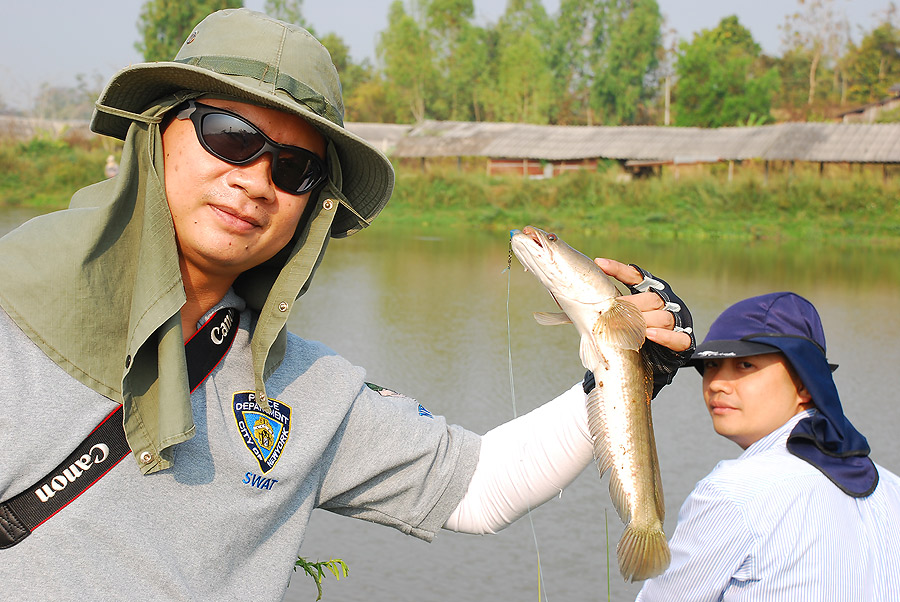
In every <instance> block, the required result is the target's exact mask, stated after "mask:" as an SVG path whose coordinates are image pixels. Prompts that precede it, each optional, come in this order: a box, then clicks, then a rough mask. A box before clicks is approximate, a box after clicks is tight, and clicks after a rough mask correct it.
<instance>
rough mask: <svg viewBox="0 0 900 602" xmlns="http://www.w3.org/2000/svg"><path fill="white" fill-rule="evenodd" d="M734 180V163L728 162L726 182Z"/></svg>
mask: <svg viewBox="0 0 900 602" xmlns="http://www.w3.org/2000/svg"><path fill="white" fill-rule="evenodd" d="M733 179H734V161H729V162H728V181H729V182H731V181H732V180H733Z"/></svg>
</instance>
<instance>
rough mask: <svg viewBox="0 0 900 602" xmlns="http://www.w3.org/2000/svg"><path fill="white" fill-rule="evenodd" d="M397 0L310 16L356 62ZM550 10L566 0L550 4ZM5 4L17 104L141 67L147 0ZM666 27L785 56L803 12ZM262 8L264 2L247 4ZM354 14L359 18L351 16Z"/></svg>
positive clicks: (340, 1)
mask: <svg viewBox="0 0 900 602" xmlns="http://www.w3.org/2000/svg"><path fill="white" fill-rule="evenodd" d="M392 1H393V0H305V1H304V3H303V13H304V16H305V17H306V19H307V21H308V22H310V23H311V24H312V26H313V27H314V28H315V30H316V31H317V32H318V33H319V34H325V33H329V32H334V33H337V34H338V35H339V36H340V37H341V38H343V40H344V41H345V42H346V43H347V45H348V46H349V47H350V52H351V55H352V56H353V58H354V60H356V61H360V60H362V59H363V58H366V57H368V58H370V59H372V60H374V54H375V44H376V38H377V35H378V33H379V32H381V31H383V30H384V29H385V28H386V27H387V13H388V7H389V6H390V4H391V2H392ZM543 1H544V6H545V7H546V8H547V11H548V12H549V13H551V14H552V13H554V12H555V11H557V10H558V9H559V0H543ZM0 2H2V14H3V18H2V19H0V83H2V85H0V99H2V101H3V102H5V103H6V104H7V105H10V106H14V107H30V106H31V99H32V98H33V97H34V95H35V94H36V92H37V91H38V90H39V88H40V86H41V84H42V83H44V82H48V83H51V84H53V85H62V86H74V85H75V84H76V81H77V80H76V75H78V74H81V75H83V76H85V77H87V78H88V80H89V81H93V79H94V78H98V77H99V78H100V79H102V80H103V82H104V83H105V82H106V81H107V80H108V79H109V78H110V77H111V76H112V75H114V74H115V73H116V71H118V70H119V69H121V68H123V67H126V66H128V65H130V64H132V63H138V62H141V56H140V54H139V53H138V52H137V50H135V48H134V44H135V42H136V41H137V39H138V31H137V21H138V15H139V13H140V7H141V5H142V4H143V2H142V0H85V1H83V2H73V1H72V0H47V1H43V2H35V1H26V2H22V1H14V0H0ZM658 2H659V6H660V10H661V11H662V13H663V15H664V17H665V18H666V22H667V28H671V29H674V30H675V31H676V32H677V34H676V35H677V37H678V38H680V39H687V40H690V39H691V37H692V35H693V34H694V33H695V32H698V31H700V30H702V29H709V28H712V27H715V26H716V24H717V23H718V22H719V20H720V19H722V17H725V16H728V15H733V14H736V15H737V16H738V19H739V20H740V22H741V23H742V24H743V25H744V26H745V27H747V28H748V29H749V30H750V31H751V33H752V34H753V37H754V39H755V40H756V41H757V42H758V43H759V44H760V45H761V46H762V48H763V51H764V52H766V53H768V54H772V55H780V54H781V32H780V30H779V25H782V24H783V23H784V21H785V16H786V15H787V14H789V13H791V12H794V11H796V10H797V9H798V6H799V4H798V0H658ZM506 3H507V0H475V15H476V21H477V22H478V23H479V24H481V25H486V24H489V23H495V22H496V21H497V19H498V18H499V17H500V15H501V14H502V13H503V11H504V9H505V8H506ZM244 4H245V6H247V7H248V8H251V9H254V10H262V7H263V4H264V0H245V2H244ZM833 4H834V7H835V9H836V10H837V11H838V12H840V13H844V14H846V16H847V18H848V19H849V21H850V23H851V27H852V32H853V33H852V35H853V37H854V39H855V40H856V41H857V42H859V40H860V39H861V35H860V28H862V29H863V30H865V31H868V30H871V29H872V28H873V27H874V25H875V24H876V23H878V22H879V21H880V20H881V19H880V18H879V15H882V14H883V13H884V11H885V10H886V9H887V8H888V6H889V5H890V0H852V1H851V0H834V2H833ZM348 16H352V18H348Z"/></svg>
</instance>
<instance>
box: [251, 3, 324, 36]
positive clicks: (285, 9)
mask: <svg viewBox="0 0 900 602" xmlns="http://www.w3.org/2000/svg"><path fill="white" fill-rule="evenodd" d="M263 12H265V13H266V14H267V15H269V16H270V17H275V18H276V19H281V20H282V21H285V22H287V23H293V24H294V25H299V26H300V27H302V28H304V29H306V30H307V31H309V32H310V33H312V34H313V35H315V33H314V32H313V30H312V26H311V25H310V24H309V23H308V22H307V21H306V19H305V18H304V17H303V0H266V3H265V5H264V6H263Z"/></svg>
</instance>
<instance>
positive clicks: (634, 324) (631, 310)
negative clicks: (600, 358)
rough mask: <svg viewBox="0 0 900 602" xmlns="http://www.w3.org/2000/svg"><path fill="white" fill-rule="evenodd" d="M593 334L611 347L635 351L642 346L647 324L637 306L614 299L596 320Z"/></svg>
mask: <svg viewBox="0 0 900 602" xmlns="http://www.w3.org/2000/svg"><path fill="white" fill-rule="evenodd" d="M594 334H595V335H596V336H597V337H598V338H600V340H602V341H603V342H604V343H606V344H608V345H612V346H613V347H617V348H619V349H632V350H634V351H637V350H638V349H640V348H641V345H643V344H644V338H645V336H646V334H647V323H646V322H645V321H644V316H643V314H642V313H641V310H640V309H638V307H637V305H635V304H634V303H631V302H629V301H622V300H619V299H614V300H613V302H612V304H611V305H610V307H609V309H607V310H606V311H605V312H603V313H602V314H600V317H599V318H598V319H597V323H596V324H595V325H594Z"/></svg>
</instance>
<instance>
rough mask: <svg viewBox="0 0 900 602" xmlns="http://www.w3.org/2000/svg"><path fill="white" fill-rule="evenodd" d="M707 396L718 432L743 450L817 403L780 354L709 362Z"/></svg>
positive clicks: (705, 371) (705, 372) (705, 370)
mask: <svg viewBox="0 0 900 602" xmlns="http://www.w3.org/2000/svg"><path fill="white" fill-rule="evenodd" d="M703 399H704V400H705V401H706V408H707V410H709V415H710V417H711V418H712V422H713V428H715V429H716V432H717V433H719V434H720V435H722V436H723V437H725V438H727V439H730V440H732V441H734V442H735V443H737V444H738V445H740V446H741V447H742V448H743V449H747V448H748V447H749V446H750V445H752V444H753V443H756V442H757V441H759V440H760V439H762V438H763V437H765V436H766V435H768V434H769V433H771V432H772V431H774V430H776V429H777V428H779V427H780V426H782V425H783V424H784V423H785V422H787V421H788V420H789V419H790V418H791V417H792V416H794V415H796V414H799V413H800V412H802V411H804V410H806V409H807V408H808V407H810V406H811V401H812V400H811V399H810V396H809V393H808V392H807V391H806V389H805V388H804V387H803V384H802V383H801V381H800V379H799V378H797V376H796V375H795V374H794V372H793V370H792V369H791V368H790V364H789V363H788V362H787V360H786V359H785V357H784V356H783V355H782V354H780V353H767V354H765V355H753V356H750V357H739V358H722V359H714V360H705V361H704V362H703Z"/></svg>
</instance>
